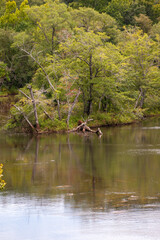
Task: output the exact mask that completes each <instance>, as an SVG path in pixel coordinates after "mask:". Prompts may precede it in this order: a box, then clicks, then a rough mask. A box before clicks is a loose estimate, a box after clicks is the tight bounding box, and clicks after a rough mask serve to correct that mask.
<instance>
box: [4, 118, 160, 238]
mask: <svg viewBox="0 0 160 240" xmlns="http://www.w3.org/2000/svg"><path fill="white" fill-rule="evenodd" d="M102 131H103V136H102V137H101V138H98V137H97V136H96V135H94V134H88V135H78V134H73V133H72V134H69V135H66V134H64V135H58V134H54V135H48V136H39V137H31V136H29V135H4V134H1V135H0V163H3V165H4V176H3V178H4V179H5V181H6V182H7V185H6V187H5V190H3V191H1V192H0V239H2V240H14V239H15V240H21V239H23V240H32V239H34V240H42V239H43V240H51V239H52V240H53V239H58V240H64V239H67V240H68V239H69V240H72V239H73V240H80V239H85V240H91V239H92V240H94V239H95V240H96V239H97V238H98V239H99V240H104V239H107V240H112V239H113V240H114V239H116V240H125V239H127V240H132V239H134V240H143V239H145V240H156V239H159V235H160V230H159V226H160V119H158V118H155V119H149V120H146V121H144V122H143V123H140V124H134V125H129V126H122V127H111V128H103V129H102Z"/></svg>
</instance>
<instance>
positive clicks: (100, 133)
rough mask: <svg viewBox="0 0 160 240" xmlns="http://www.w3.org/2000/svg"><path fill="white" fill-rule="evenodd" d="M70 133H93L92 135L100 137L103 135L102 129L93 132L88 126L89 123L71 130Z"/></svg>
mask: <svg viewBox="0 0 160 240" xmlns="http://www.w3.org/2000/svg"><path fill="white" fill-rule="evenodd" d="M68 132H83V133H85V132H91V133H96V134H97V135H98V136H102V135H103V133H102V132H101V129H100V128H98V129H97V130H96V131H95V130H92V129H91V128H90V127H88V126H87V121H86V122H82V123H81V124H80V125H79V126H78V127H76V128H73V129H72V130H69V131H68Z"/></svg>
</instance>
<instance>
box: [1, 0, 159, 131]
mask: <svg viewBox="0 0 160 240" xmlns="http://www.w3.org/2000/svg"><path fill="white" fill-rule="evenodd" d="M159 5H160V4H159V1H154V0H152V1H149V0H148V1H147V0H146V1H145V0H144V1H139V0H137V1H133V0H123V1H122V0H111V1H104V0H101V1H89V0H86V1H64V2H62V1H58V0H55V1H53V0H45V1H41V0H38V1H34V0H32V1H27V0H24V1H14V0H12V1H9V0H8V1H7V0H3V1H1V3H0V6H1V8H0V9H1V10H0V90H1V94H3V92H5V91H8V92H16V93H18V92H19V94H18V95H17V97H18V101H17V103H16V104H15V105H14V107H13V108H12V109H11V113H12V116H13V118H12V120H11V122H10V123H9V125H8V127H11V126H18V125H19V124H23V126H24V127H25V128H26V126H27V125H26V124H28V125H29V127H31V126H32V127H33V129H34V128H36V125H35V121H36V123H37V121H39V123H38V125H39V126H40V128H43V129H49V128H51V129H53V128H56V127H57V126H59V128H60V129H63V128H66V126H67V125H68V127H70V126H72V124H74V123H75V122H76V121H77V119H80V118H82V116H83V117H84V118H85V117H88V116H89V115H90V116H93V118H95V119H96V120H97V121H99V122H100V123H101V124H102V123H103V124H108V123H110V122H113V121H114V122H115V123H116V121H117V122H129V121H131V120H133V119H137V118H139V117H142V116H143V114H147V113H151V112H152V113H154V112H158V111H159V107H160V100H159V97H160V92H159V90H160V82H159V77H160V70H159V62H160V52H159V42H160V41H159V39H160V27H159V22H158V21H159ZM97 10H99V11H97ZM33 103H34V104H33ZM35 118H36V119H35ZM23 119H24V120H23ZM66 124H67V125H66Z"/></svg>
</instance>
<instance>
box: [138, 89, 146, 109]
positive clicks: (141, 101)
mask: <svg viewBox="0 0 160 240" xmlns="http://www.w3.org/2000/svg"><path fill="white" fill-rule="evenodd" d="M141 92H142V93H141V100H140V104H139V105H140V107H141V108H143V105H144V99H145V91H144V90H143V89H141Z"/></svg>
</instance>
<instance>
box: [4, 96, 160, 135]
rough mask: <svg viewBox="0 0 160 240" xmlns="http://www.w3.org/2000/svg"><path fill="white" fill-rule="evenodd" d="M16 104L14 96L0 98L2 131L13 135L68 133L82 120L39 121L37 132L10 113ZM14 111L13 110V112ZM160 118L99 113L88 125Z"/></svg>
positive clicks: (138, 111) (143, 112)
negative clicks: (68, 122) (67, 121)
mask: <svg viewBox="0 0 160 240" xmlns="http://www.w3.org/2000/svg"><path fill="white" fill-rule="evenodd" d="M15 102H16V97H15V96H13V95H9V96H1V98H0V118H1V121H0V128H1V131H5V132H12V133H34V134H51V133H66V132H68V131H70V130H72V129H73V128H75V127H77V124H78V121H79V120H80V121H84V119H83V120H82V117H81V116H76V115H73V117H71V119H70V124H69V126H67V123H66V120H65V119H63V120H61V121H60V120H58V119H57V118H55V119H52V120H51V119H49V118H46V119H43V121H42V120H41V119H39V126H40V128H39V129H38V131H37V130H36V127H35V125H34V124H33V127H34V129H32V128H31V127H30V126H29V124H28V123H27V122H26V121H25V119H24V117H23V116H21V117H22V118H21V121H19V122H18V121H17V119H16V117H15V116H12V112H10V109H11V107H12V106H13V105H14V103H15ZM12 111H13V110H12ZM156 116H160V113H159V112H158V111H155V112H149V111H147V110H142V109H136V110H134V111H132V112H126V111H124V112H123V111H122V112H121V113H114V112H112V113H106V112H97V113H96V114H91V115H90V118H91V119H92V121H89V122H88V123H87V125H88V126H89V127H90V128H93V129H96V128H99V127H111V126H122V125H128V124H133V123H138V122H140V121H142V120H144V119H145V118H150V117H156Z"/></svg>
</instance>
